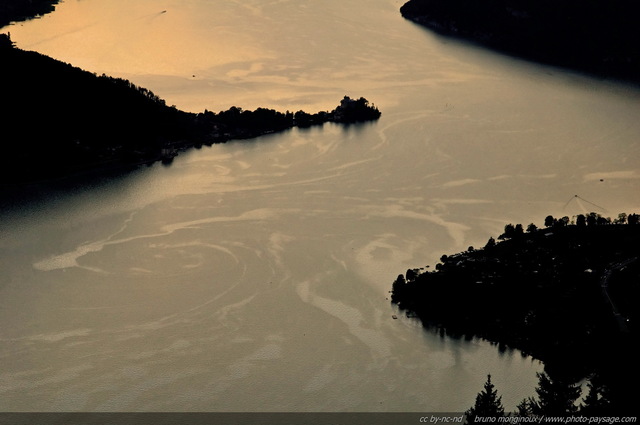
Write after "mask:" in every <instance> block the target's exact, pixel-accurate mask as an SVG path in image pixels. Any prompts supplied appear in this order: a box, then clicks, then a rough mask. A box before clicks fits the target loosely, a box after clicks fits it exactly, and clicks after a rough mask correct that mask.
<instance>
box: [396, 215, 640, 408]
mask: <svg viewBox="0 0 640 425" xmlns="http://www.w3.org/2000/svg"><path fill="white" fill-rule="evenodd" d="M639 240H640V216H638V215H637V214H630V215H626V214H620V215H619V216H618V218H616V219H615V220H611V219H607V218H605V217H602V216H599V215H598V214H595V213H591V214H588V215H579V216H577V217H576V218H575V221H574V222H571V220H570V219H569V218H568V217H562V218H559V219H556V218H554V217H552V216H549V217H547V218H546V219H545V227H543V228H538V227H537V226H536V225H535V224H530V225H529V226H527V227H526V230H525V228H524V226H522V225H515V226H514V225H512V224H509V225H507V226H505V232H504V233H503V234H502V235H500V237H499V238H498V240H496V239H494V238H490V239H489V240H488V242H487V244H486V245H485V246H484V247H483V248H479V249H474V248H473V247H469V249H468V250H467V251H465V252H462V253H458V254H453V255H443V256H442V257H441V259H440V260H441V262H440V263H439V264H438V265H437V266H436V270H433V271H429V270H426V271H425V270H424V269H422V270H421V269H411V270H408V271H407V272H406V274H404V275H399V276H398V278H397V279H396V281H395V282H394V283H393V287H392V302H393V303H395V304H397V305H398V306H399V307H400V308H401V309H402V310H405V311H406V312H407V314H408V315H409V316H415V317H417V318H418V319H419V320H420V321H421V322H422V323H423V325H424V327H425V328H426V329H428V330H430V331H433V332H439V333H440V334H441V335H443V336H444V335H447V336H449V337H453V338H466V339H471V338H474V337H480V338H483V339H486V340H488V341H491V342H492V343H494V344H496V345H497V346H498V347H499V349H500V350H502V351H505V350H509V349H518V350H521V351H522V352H523V354H524V355H531V356H533V357H534V358H537V359H539V360H541V361H543V362H544V364H545V370H546V371H547V372H548V373H549V376H551V378H552V379H555V380H559V381H562V382H570V383H575V382H577V381H579V380H581V379H586V378H590V379H591V381H592V382H597V383H598V385H599V388H600V389H601V392H602V394H604V395H605V396H606V397H607V400H610V402H611V403H612V408H613V407H616V408H618V407H620V406H625V407H628V406H631V405H632V404H631V403H635V400H634V397H633V394H630V393H629V391H628V388H629V385H631V382H632V381H633V379H635V377H637V372H638V366H637V359H636V355H635V353H636V351H635V349H633V346H634V344H635V342H636V341H637V339H638V336H639V335H638V332H639V327H638V324H637V320H638V313H639V309H638V303H637V300H638V296H639V295H640V244H638V241H639Z"/></svg>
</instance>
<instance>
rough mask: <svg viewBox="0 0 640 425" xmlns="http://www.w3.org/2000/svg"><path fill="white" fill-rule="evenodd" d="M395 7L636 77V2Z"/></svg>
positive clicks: (522, 49) (534, 53)
mask: <svg viewBox="0 0 640 425" xmlns="http://www.w3.org/2000/svg"><path fill="white" fill-rule="evenodd" d="M400 12H401V13H402V15H403V16H404V17H405V18H407V19H410V20H412V21H414V22H417V23H419V24H422V25H424V26H426V27H428V28H430V29H432V30H434V31H436V32H438V33H441V34H446V35H453V36H458V37H462V38H465V39H470V40H473V41H474V42H477V43H480V44H483V45H486V46H489V47H492V48H496V49H499V50H501V51H505V52H508V53H510V54H514V55H518V56H521V57H524V58H528V59H533V60H536V61H540V62H544V63H548V64H552V65H559V66H564V67H569V68H573V69H576V70H582V71H587V72H589V73H595V74H598V75H601V76H610V77H614V78H621V79H625V80H628V81H633V82H636V83H638V82H640V47H639V45H638V43H637V41H636V40H640V26H639V25H638V23H637V21H638V16H639V13H640V4H639V3H638V2H637V1H635V0H614V1H611V0H590V1H582V0H557V1H551V0H410V1H409V2H407V3H406V4H405V5H403V6H402V7H401V9H400Z"/></svg>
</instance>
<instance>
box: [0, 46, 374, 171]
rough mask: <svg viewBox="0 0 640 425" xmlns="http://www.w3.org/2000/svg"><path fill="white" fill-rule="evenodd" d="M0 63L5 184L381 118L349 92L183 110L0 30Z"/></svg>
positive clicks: (159, 158)
mask: <svg viewBox="0 0 640 425" xmlns="http://www.w3.org/2000/svg"><path fill="white" fill-rule="evenodd" d="M0 63H2V67H0V92H1V93H2V100H3V103H4V108H3V112H2V117H1V120H2V127H1V129H0V131H1V132H2V148H3V150H4V154H5V158H8V159H9V160H10V161H11V164H12V167H3V168H2V171H1V172H0V182H4V183H7V182H16V181H25V180H33V179H42V178H48V177H52V176H63V175H67V174H70V173H74V172H81V171H87V170H95V169H100V168H111V167H121V166H132V165H137V164H141V163H150V162H154V161H157V160H163V161H170V160H171V158H173V157H174V156H175V155H176V154H177V153H178V152H179V151H180V150H182V149H186V148H189V147H192V146H200V145H203V144H207V145H210V144H212V143H221V142H225V141H227V140H230V139H246V138H251V137H256V136H259V135H263V134H267V133H273V132H277V131H282V130H286V129H289V128H292V127H294V126H309V125H317V124H322V123H325V122H329V121H331V122H337V123H353V122H358V121H367V120H375V119H377V118H379V117H380V111H379V110H378V109H377V108H376V107H375V106H373V105H369V102H368V101H367V100H366V99H364V98H359V99H351V98H349V97H348V96H345V97H344V98H343V99H342V100H341V101H340V105H338V106H337V107H336V108H335V109H334V110H333V111H331V112H318V113H314V114H309V113H306V112H304V111H298V112H295V113H293V112H289V111H287V112H278V111H275V110H273V109H266V108H258V109H256V110H254V111H245V110H242V108H238V107H235V106H234V107H231V108H229V109H228V110H226V111H221V112H219V113H214V112H211V111H207V110H205V111H203V112H202V113H197V114H196V113H189V112H184V111H180V110H178V109H177V108H175V107H173V106H169V105H166V103H165V101H164V100H163V99H161V98H159V97H158V96H157V95H155V94H154V93H153V92H152V91H150V90H148V89H146V88H143V87H138V86H136V85H135V84H133V83H132V82H130V81H128V80H124V79H120V78H113V77H109V76H107V75H101V76H98V75H95V74H93V73H90V72H87V71H84V70H82V69H79V68H76V67H74V66H72V65H70V64H67V63H63V62H60V61H58V60H55V59H52V58H50V57H47V56H45V55H42V54H40V53H37V52H32V51H24V50H22V49H19V48H17V47H16V46H14V44H13V43H12V41H11V39H10V36H9V35H7V34H0Z"/></svg>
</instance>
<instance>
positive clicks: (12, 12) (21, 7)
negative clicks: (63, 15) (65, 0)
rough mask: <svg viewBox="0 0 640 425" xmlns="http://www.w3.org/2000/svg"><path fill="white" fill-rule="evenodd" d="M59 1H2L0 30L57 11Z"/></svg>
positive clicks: (0, 2) (0, 3) (0, 6)
mask: <svg viewBox="0 0 640 425" xmlns="http://www.w3.org/2000/svg"><path fill="white" fill-rule="evenodd" d="M58 2H59V0H2V1H0V28H2V27H3V26H5V25H8V24H10V23H11V22H17V21H24V20H27V19H31V18H33V17H35V16H40V15H44V14H45V13H50V12H53V11H54V10H55V7H56V6H55V5H56V4H57V3H58Z"/></svg>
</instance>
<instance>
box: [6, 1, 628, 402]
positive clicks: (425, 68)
mask: <svg viewBox="0 0 640 425" xmlns="http://www.w3.org/2000/svg"><path fill="white" fill-rule="evenodd" d="M400 5H401V4H400V3H399V2H394V1H387V0H375V1H366V2H365V1H364V0H354V1H350V2H341V1H337V0H335V1H334V0H328V1H325V2H312V1H303V0H297V1H296V0H280V1H257V0H255V1H242V2H240V1H212V0H208V1H205V0H182V1H178V0H173V1H172V0H163V1H157V0H154V1H151V0H136V1H131V0H129V1H124V0H110V1H108V2H107V1H102V0H82V1H79V0H66V1H65V2H63V3H61V4H60V5H59V6H58V7H57V11H56V12H55V13H53V14H51V15H47V16H45V17H43V18H42V19H39V20H35V21H30V22H27V23H22V24H18V25H15V26H12V27H10V28H8V29H9V30H10V31H11V35H12V39H13V40H14V41H16V43H17V44H18V46H19V47H21V48H24V49H33V50H37V51H40V52H42V53H45V54H48V55H50V56H53V57H55V58H57V59H60V60H63V61H66V62H70V63H73V64H74V65H76V66H80V67H82V68H85V69H88V70H91V71H93V72H96V73H103V72H104V73H107V74H109V75H113V76H121V77H125V78H128V79H130V80H132V81H134V82H135V83H136V84H139V85H141V86H144V87H148V88H150V89H151V90H153V91H154V92H155V93H156V94H158V95H160V96H161V97H163V98H164V99H166V100H167V102H168V103H169V104H175V105H176V106H178V107H179V108H182V109H185V110H192V111H200V110H203V109H205V108H207V109H209V110H214V111H217V110H221V109H226V108H228V107H229V106H231V105H237V106H240V107H244V108H248V109H253V108H255V107H258V106H263V107H272V108H275V109H279V110H287V109H288V110H291V111H295V110H298V109H304V110H307V111H309V112H314V111H316V110H326V109H332V108H333V107H335V106H336V104H337V102H338V101H339V99H341V98H342V96H343V95H345V94H347V95H351V96H357V97H359V96H364V97H366V98H367V99H369V100H370V101H372V102H374V103H375V104H376V106H378V107H379V108H380V109H381V111H382V112H383V115H382V118H381V119H380V120H379V121H377V122H375V123H371V124H364V125H356V126H348V127H342V126H337V125H325V126H324V127H322V128H312V129H306V130H302V129H294V130H291V131H288V132H285V133H282V134H277V135H270V136H266V137H261V138H258V139H255V140H251V141H242V142H232V143H228V144H225V145H216V146H213V147H211V148H206V147H205V148H202V149H199V150H195V149H194V150H192V151H190V152H187V153H183V154H181V155H180V156H178V157H177V158H176V159H175V160H174V162H173V163H172V164H171V166H169V167H166V166H161V165H155V166H153V167H148V168H141V169H139V170H137V171H135V172H133V173H130V174H128V175H125V176H120V177H117V178H113V179H106V180H102V181H100V180H98V181H96V180H91V181H87V180H86V179H83V178H75V179H70V180H67V181H63V182H56V183H54V184H53V186H54V187H59V186H64V187H65V188H66V189H65V190H52V188H51V185H41V186H31V187H29V188H27V189H26V190H29V191H33V193H35V194H36V195H34V196H32V197H31V198H30V199H29V200H22V201H18V200H13V201H11V202H5V204H9V205H5V207H4V209H3V211H2V220H1V221H0V235H1V238H0V252H1V255H0V261H1V262H2V270H3V273H2V275H1V276H0V292H1V295H0V323H2V327H1V328H0V356H2V364H3V368H2V371H1V372H0V375H1V379H0V394H1V397H0V409H2V410H13V411H16V410H17V411H20V410H26V411H49V410H81V411H163V410H164V411H461V410H464V409H466V408H468V407H469V406H471V405H472V404H473V400H474V398H475V394H476V393H477V392H478V391H479V390H480V389H481V388H482V384H483V382H484V381H485V380H486V375H487V374H489V373H490V374H491V375H492V380H493V382H494V383H495V384H496V386H497V388H498V390H499V391H500V392H501V393H502V395H503V402H504V403H505V406H506V407H507V409H514V408H515V405H516V404H517V403H518V402H519V401H520V400H522V399H523V398H524V397H526V396H530V395H533V388H534V386H535V383H536V377H535V372H536V371H539V370H541V365H540V364H539V363H537V362H534V361H532V360H531V359H529V358H523V357H522V356H521V355H520V354H519V353H518V352H507V353H500V352H499V351H498V350H497V349H496V348H495V347H493V346H491V345H490V344H487V343H485V342H482V341H477V340H474V341H459V340H452V339H446V338H445V339H442V338H440V337H439V336H437V335H433V334H430V333H428V332H424V331H423V330H422V329H421V327H420V326H419V325H418V324H417V323H416V322H415V321H413V320H411V319H407V318H404V317H403V316H402V315H401V314H399V316H400V317H399V318H398V319H397V320H394V319H393V318H392V315H393V314H398V312H397V311H395V310H394V308H393V307H392V306H391V305H390V303H389V300H388V296H389V294H388V291H389V290H390V286H391V282H392V281H393V280H394V279H395V277H396V276H397V275H398V274H399V273H402V272H403V271H404V270H406V269H407V268H412V267H421V266H426V265H429V266H431V267H433V265H434V264H435V263H436V262H437V259H438V258H439V257H440V255H442V254H445V253H446V254H451V253H454V252H458V251H461V250H464V249H466V248H467V247H468V246H470V245H475V246H482V245H484V243H485V242H486V240H487V239H488V238H489V237H490V236H497V235H498V234H499V233H501V231H502V229H503V227H504V225H505V224H506V223H509V222H512V223H523V224H525V225H526V224H528V223H530V222H535V223H537V224H538V225H542V221H543V219H544V217H545V216H546V215H547V214H553V215H556V216H562V215H569V216H572V215H575V214H578V213H582V212H586V211H591V210H593V209H594V208H595V207H594V206H593V205H591V204H586V203H585V202H583V201H581V200H580V199H577V198H575V197H574V195H575V194H579V195H580V196H581V198H583V199H586V200H588V201H591V202H593V203H594V204H596V205H597V206H598V208H600V210H596V211H598V212H601V213H603V214H605V215H613V216H615V215H617V213H618V212H622V211H625V212H632V211H636V212H638V211H640V192H639V191H638V190H637V184H638V178H640V163H639V159H640V144H639V140H640V139H639V137H638V136H639V135H640V122H639V120H637V112H638V106H639V105H640V96H639V94H640V93H639V92H638V91H637V90H635V89H633V88H630V87H627V86H623V85H616V84H614V83H611V82H604V81H596V80H593V79H590V78H588V77H584V76H580V75H577V74H572V73H567V72H563V71H561V70H558V69H554V68H548V67H542V66H537V65H532V64H528V63H526V62H522V61H518V60H515V59H509V58H505V57H502V56H499V55H495V54H492V53H489V52H486V51H483V50H480V49H477V48H475V47H474V46H470V45H466V44H462V43H459V42H455V41H451V40H448V39H444V38H440V37H437V36H435V35H433V34H431V33H429V32H428V31H426V30H424V29H422V28H420V27H418V26H416V25H414V24H412V23H410V22H408V21H406V20H404V19H402V18H401V17H400V14H399V12H398V8H399V7H400ZM69 188H71V189H69ZM505 302H509V301H508V300H507V301H505ZM513 302H517V300H514V301H513Z"/></svg>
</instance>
